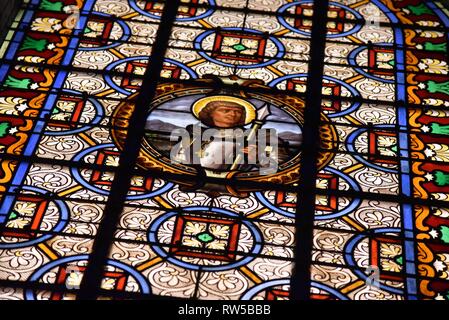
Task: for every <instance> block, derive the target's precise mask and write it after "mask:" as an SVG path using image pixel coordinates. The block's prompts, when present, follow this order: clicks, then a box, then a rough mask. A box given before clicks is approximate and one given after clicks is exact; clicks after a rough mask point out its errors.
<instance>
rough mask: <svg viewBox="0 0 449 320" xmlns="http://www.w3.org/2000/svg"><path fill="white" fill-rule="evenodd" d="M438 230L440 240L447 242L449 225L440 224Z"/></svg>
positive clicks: (448, 240)
mask: <svg viewBox="0 0 449 320" xmlns="http://www.w3.org/2000/svg"><path fill="white" fill-rule="evenodd" d="M440 232H441V241H443V242H444V243H449V227H446V226H440Z"/></svg>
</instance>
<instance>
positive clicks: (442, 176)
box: [433, 170, 449, 187]
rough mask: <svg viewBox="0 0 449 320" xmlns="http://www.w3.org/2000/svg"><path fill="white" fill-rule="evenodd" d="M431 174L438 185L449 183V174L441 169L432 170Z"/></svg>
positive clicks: (442, 185)
mask: <svg viewBox="0 0 449 320" xmlns="http://www.w3.org/2000/svg"><path fill="white" fill-rule="evenodd" d="M433 176H434V177H435V184H436V185H437V186H440V187H444V186H447V185H449V174H447V173H446V172H443V171H439V170H437V171H434V172H433Z"/></svg>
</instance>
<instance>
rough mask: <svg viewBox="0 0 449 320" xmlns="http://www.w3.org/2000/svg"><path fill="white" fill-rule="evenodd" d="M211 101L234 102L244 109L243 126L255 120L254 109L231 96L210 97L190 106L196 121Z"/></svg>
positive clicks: (250, 104) (249, 103) (242, 100)
mask: <svg viewBox="0 0 449 320" xmlns="http://www.w3.org/2000/svg"><path fill="white" fill-rule="evenodd" d="M212 101H229V102H234V103H237V104H239V105H241V106H242V107H244V108H245V113H246V118H245V124H248V123H251V122H252V121H253V120H254V119H255V118H256V107H255V106H254V105H253V104H252V103H251V102H248V101H246V100H244V99H241V98H237V97H231V96H210V97H205V98H201V99H199V100H197V101H196V102H195V103H194V104H193V106H192V112H193V114H194V115H195V117H196V118H197V119H200V118H199V114H200V112H201V110H203V109H204V108H205V107H206V106H207V104H208V103H209V102H212Z"/></svg>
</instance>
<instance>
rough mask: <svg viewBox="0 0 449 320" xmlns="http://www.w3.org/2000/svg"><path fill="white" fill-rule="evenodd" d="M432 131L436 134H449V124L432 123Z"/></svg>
mask: <svg viewBox="0 0 449 320" xmlns="http://www.w3.org/2000/svg"><path fill="white" fill-rule="evenodd" d="M430 131H431V132H432V133H434V134H443V135H449V125H442V124H439V123H436V122H432V123H431V124H430Z"/></svg>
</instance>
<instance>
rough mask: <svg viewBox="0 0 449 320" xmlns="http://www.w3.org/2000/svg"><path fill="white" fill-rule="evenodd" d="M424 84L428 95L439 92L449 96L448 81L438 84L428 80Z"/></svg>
mask: <svg viewBox="0 0 449 320" xmlns="http://www.w3.org/2000/svg"><path fill="white" fill-rule="evenodd" d="M426 84H427V90H428V91H429V92H430V93H437V92H440V93H444V94H447V95H449V81H446V82H440V83H438V82H435V81H432V80H430V81H427V82H426Z"/></svg>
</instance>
